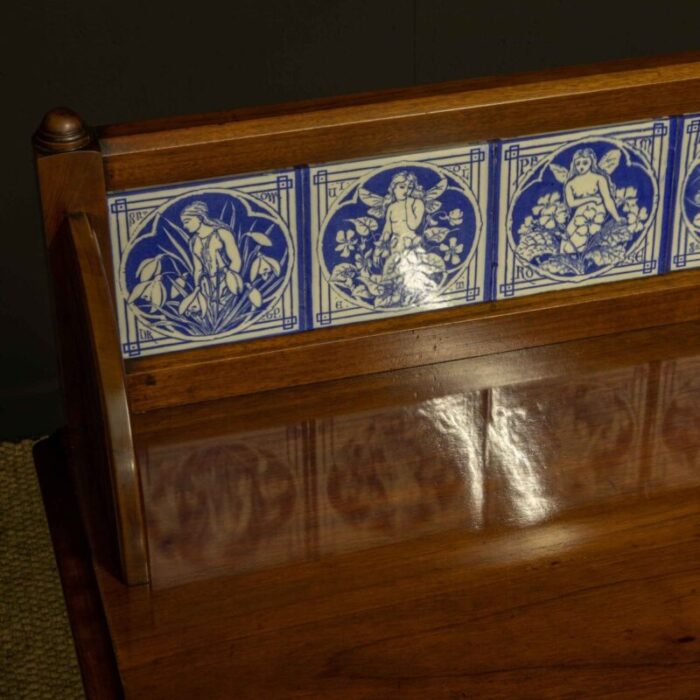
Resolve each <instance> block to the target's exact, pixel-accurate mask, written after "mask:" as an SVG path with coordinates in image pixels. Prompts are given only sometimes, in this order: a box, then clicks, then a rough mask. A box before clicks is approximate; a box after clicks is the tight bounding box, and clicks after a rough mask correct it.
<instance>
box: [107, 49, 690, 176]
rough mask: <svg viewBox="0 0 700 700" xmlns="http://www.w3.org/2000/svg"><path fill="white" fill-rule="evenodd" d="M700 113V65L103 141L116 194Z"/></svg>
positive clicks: (152, 129)
mask: <svg viewBox="0 0 700 700" xmlns="http://www.w3.org/2000/svg"><path fill="white" fill-rule="evenodd" d="M698 110H700V55H699V54H697V53H694V54H693V53H689V54H680V55H677V56H675V57H671V58H669V57H663V58H659V59H654V60H648V59H645V60H642V61H628V62H626V63H623V62H615V63H612V64H605V63H604V64H600V65H597V66H589V67H584V68H581V67H576V68H564V69H560V70H553V71H545V72H541V73H536V74H528V75H523V76H508V77H507V78H505V79H504V78H503V77H499V78H495V79H494V78H486V79H480V80H470V81H463V82H461V83H460V82H456V83H449V84H447V85H445V86H440V85H437V86H427V87H418V88H408V89H405V90H401V91H386V92H384V93H377V94H374V95H364V96H363V95H360V96H350V97H348V98H337V99H335V100H332V101H329V100H321V101H317V102H315V103H314V102H311V103H302V104H301V105H300V106H298V107H297V106H294V105H287V106H282V107H272V108H266V109H257V110H256V109H253V110H238V111H233V112H226V113H222V114H213V115H209V116H208V117H207V116H205V117H195V118H191V119H184V120H173V121H169V120H162V121H159V122H155V123H152V124H149V123H148V122H146V123H145V124H132V125H129V126H128V127H115V128H110V127H106V128H103V129H102V130H100V143H101V144H102V149H103V152H104V155H105V172H106V177H107V186H108V189H113V190H119V189H128V188H131V187H142V186H147V185H152V184H155V183H157V184H165V183H169V182H180V181H185V180H194V179H198V178H204V177H216V176H219V175H221V176H223V175H232V174H235V173H244V172H256V171H262V170H268V169H273V168H280V167H285V166H294V165H300V164H306V163H323V162H329V161H334V160H344V159H351V158H360V157H367V156H370V155H371V156H380V155H388V154H392V153H401V152H408V151H413V150H421V149H428V148H439V147H443V146H449V145H457V144H464V143H469V142H473V141H482V140H487V139H494V138H507V137H511V136H523V135H526V134H533V133H542V132H547V131H557V130H565V129H575V128H580V127H591V126H597V125H599V124H610V123H615V122H624V121H631V120H635V119H647V118H655V117H660V116H667V115H673V114H682V113H689V112H695V111H698Z"/></svg>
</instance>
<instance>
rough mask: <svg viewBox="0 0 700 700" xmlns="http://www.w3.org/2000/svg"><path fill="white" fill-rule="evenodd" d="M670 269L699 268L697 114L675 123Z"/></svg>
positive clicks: (699, 121)
mask: <svg viewBox="0 0 700 700" xmlns="http://www.w3.org/2000/svg"><path fill="white" fill-rule="evenodd" d="M678 126H679V129H678V131H679V133H678V145H677V147H676V173H675V178H674V179H675V183H676V185H675V192H674V211H673V223H672V229H671V230H672V232H673V235H672V237H671V241H670V246H671V251H670V260H669V267H670V269H671V270H683V269H685V268H693V267H700V114H692V115H686V116H685V117H681V118H680V119H679V120H678Z"/></svg>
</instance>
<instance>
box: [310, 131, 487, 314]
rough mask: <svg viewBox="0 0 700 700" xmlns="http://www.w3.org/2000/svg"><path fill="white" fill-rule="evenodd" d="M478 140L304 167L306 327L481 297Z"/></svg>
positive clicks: (483, 200) (483, 181) (483, 252)
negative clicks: (306, 203) (307, 203)
mask: <svg viewBox="0 0 700 700" xmlns="http://www.w3.org/2000/svg"><path fill="white" fill-rule="evenodd" d="M489 163H490V148H489V146H488V145H486V144H476V145H471V144H470V145H468V146H463V147H460V148H452V149H449V150H440V151H430V152H423V153H416V154H408V155H400V156H395V157H391V158H377V159H371V160H362V161H352V162H343V163H330V164H325V165H316V166H312V167H310V168H309V169H308V171H306V176H307V178H308V182H307V188H308V191H309V192H310V207H309V214H310V215H309V216H308V217H307V225H308V230H307V236H308V240H309V241H310V246H309V248H310V249H309V264H310V269H311V274H310V276H309V278H308V280H309V288H310V289H309V294H310V301H309V303H310V306H311V308H312V312H313V314H312V315H313V318H312V325H313V327H314V328H319V327H325V326H336V325H342V324H347V323H355V322H358V321H367V320H372V319H379V318H385V317H387V316H396V315H401V314H408V313H415V312H419V311H426V310H430V309H436V308H441V307H448V306H460V305H463V304H472V303H476V302H479V301H484V300H485V299H486V298H487V295H488V284H489V283H488V276H487V275H486V269H487V265H488V250H489V249H488V244H487V237H486V222H487V218H488V196H489Z"/></svg>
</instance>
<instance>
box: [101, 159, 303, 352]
mask: <svg viewBox="0 0 700 700" xmlns="http://www.w3.org/2000/svg"><path fill="white" fill-rule="evenodd" d="M298 192H299V187H298V178H297V176H296V173H295V172H294V171H293V170H284V171H277V172H272V173H267V174H257V175H253V176H246V177H237V178H229V179H225V180H223V179H219V180H209V181H200V182H191V183H186V184H181V185H176V186H171V187H162V188H158V189H148V190H131V191H127V192H121V193H110V195H109V197H108V203H109V215H110V232H111V238H112V250H113V252H114V255H113V257H114V274H115V287H116V291H117V314H118V319H119V332H120V335H121V343H122V351H123V355H124V356H125V357H137V356H140V355H154V354H157V353H163V352H169V351H173V350H183V349H186V348H195V347H201V346H204V345H213V344H218V343H227V342H232V341H239V340H249V339H252V338H262V337H266V336H271V335H277V334H280V333H289V332H293V331H296V330H299V329H300V327H301V326H300V318H301V307H300V293H299V263H298V259H299V255H298V254H297V249H298V247H297V240H298V239H297V229H298V222H297V210H298V206H297V197H298Z"/></svg>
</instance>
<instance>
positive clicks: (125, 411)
mask: <svg viewBox="0 0 700 700" xmlns="http://www.w3.org/2000/svg"><path fill="white" fill-rule="evenodd" d="M66 226H67V227H68V229H69V231H70V242H71V247H72V252H73V254H74V256H75V260H76V262H77V267H78V274H79V275H80V297H81V299H80V301H81V305H82V307H83V309H84V312H85V317H86V319H87V330H88V338H86V339H85V340H84V342H88V343H89V345H90V350H91V356H92V358H93V361H94V370H95V373H96V379H97V393H98V396H99V410H100V417H101V420H100V425H101V428H102V430H103V431H104V445H105V458H106V464H105V465H104V468H105V469H106V470H107V471H108V473H109V476H110V482H111V483H110V485H111V493H112V497H113V501H114V513H115V524H116V533H117V537H118V541H119V553H120V563H121V571H122V575H123V577H124V579H125V580H126V581H127V583H130V584H135V583H146V582H148V580H149V571H148V556H147V546H146V529H145V520H144V516H143V503H142V497H141V483H140V477H139V470H138V464H137V462H136V456H135V453H134V446H133V440H132V435H131V420H130V416H129V406H128V403H127V398H126V387H125V382H124V368H123V365H122V361H121V356H120V355H119V339H118V336H117V326H116V321H115V318H114V310H113V307H112V298H111V295H110V293H109V288H108V286H107V283H106V278H107V275H106V273H105V269H104V265H103V263H102V258H101V257H100V251H99V246H98V243H97V239H96V237H95V234H94V232H93V230H92V227H91V225H90V221H89V219H88V217H87V215H86V214H74V215H72V216H71V217H70V218H69V219H68V220H67V222H66ZM100 425H98V426H96V428H95V429H97V430H99V429H100ZM93 466H94V465H93Z"/></svg>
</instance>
